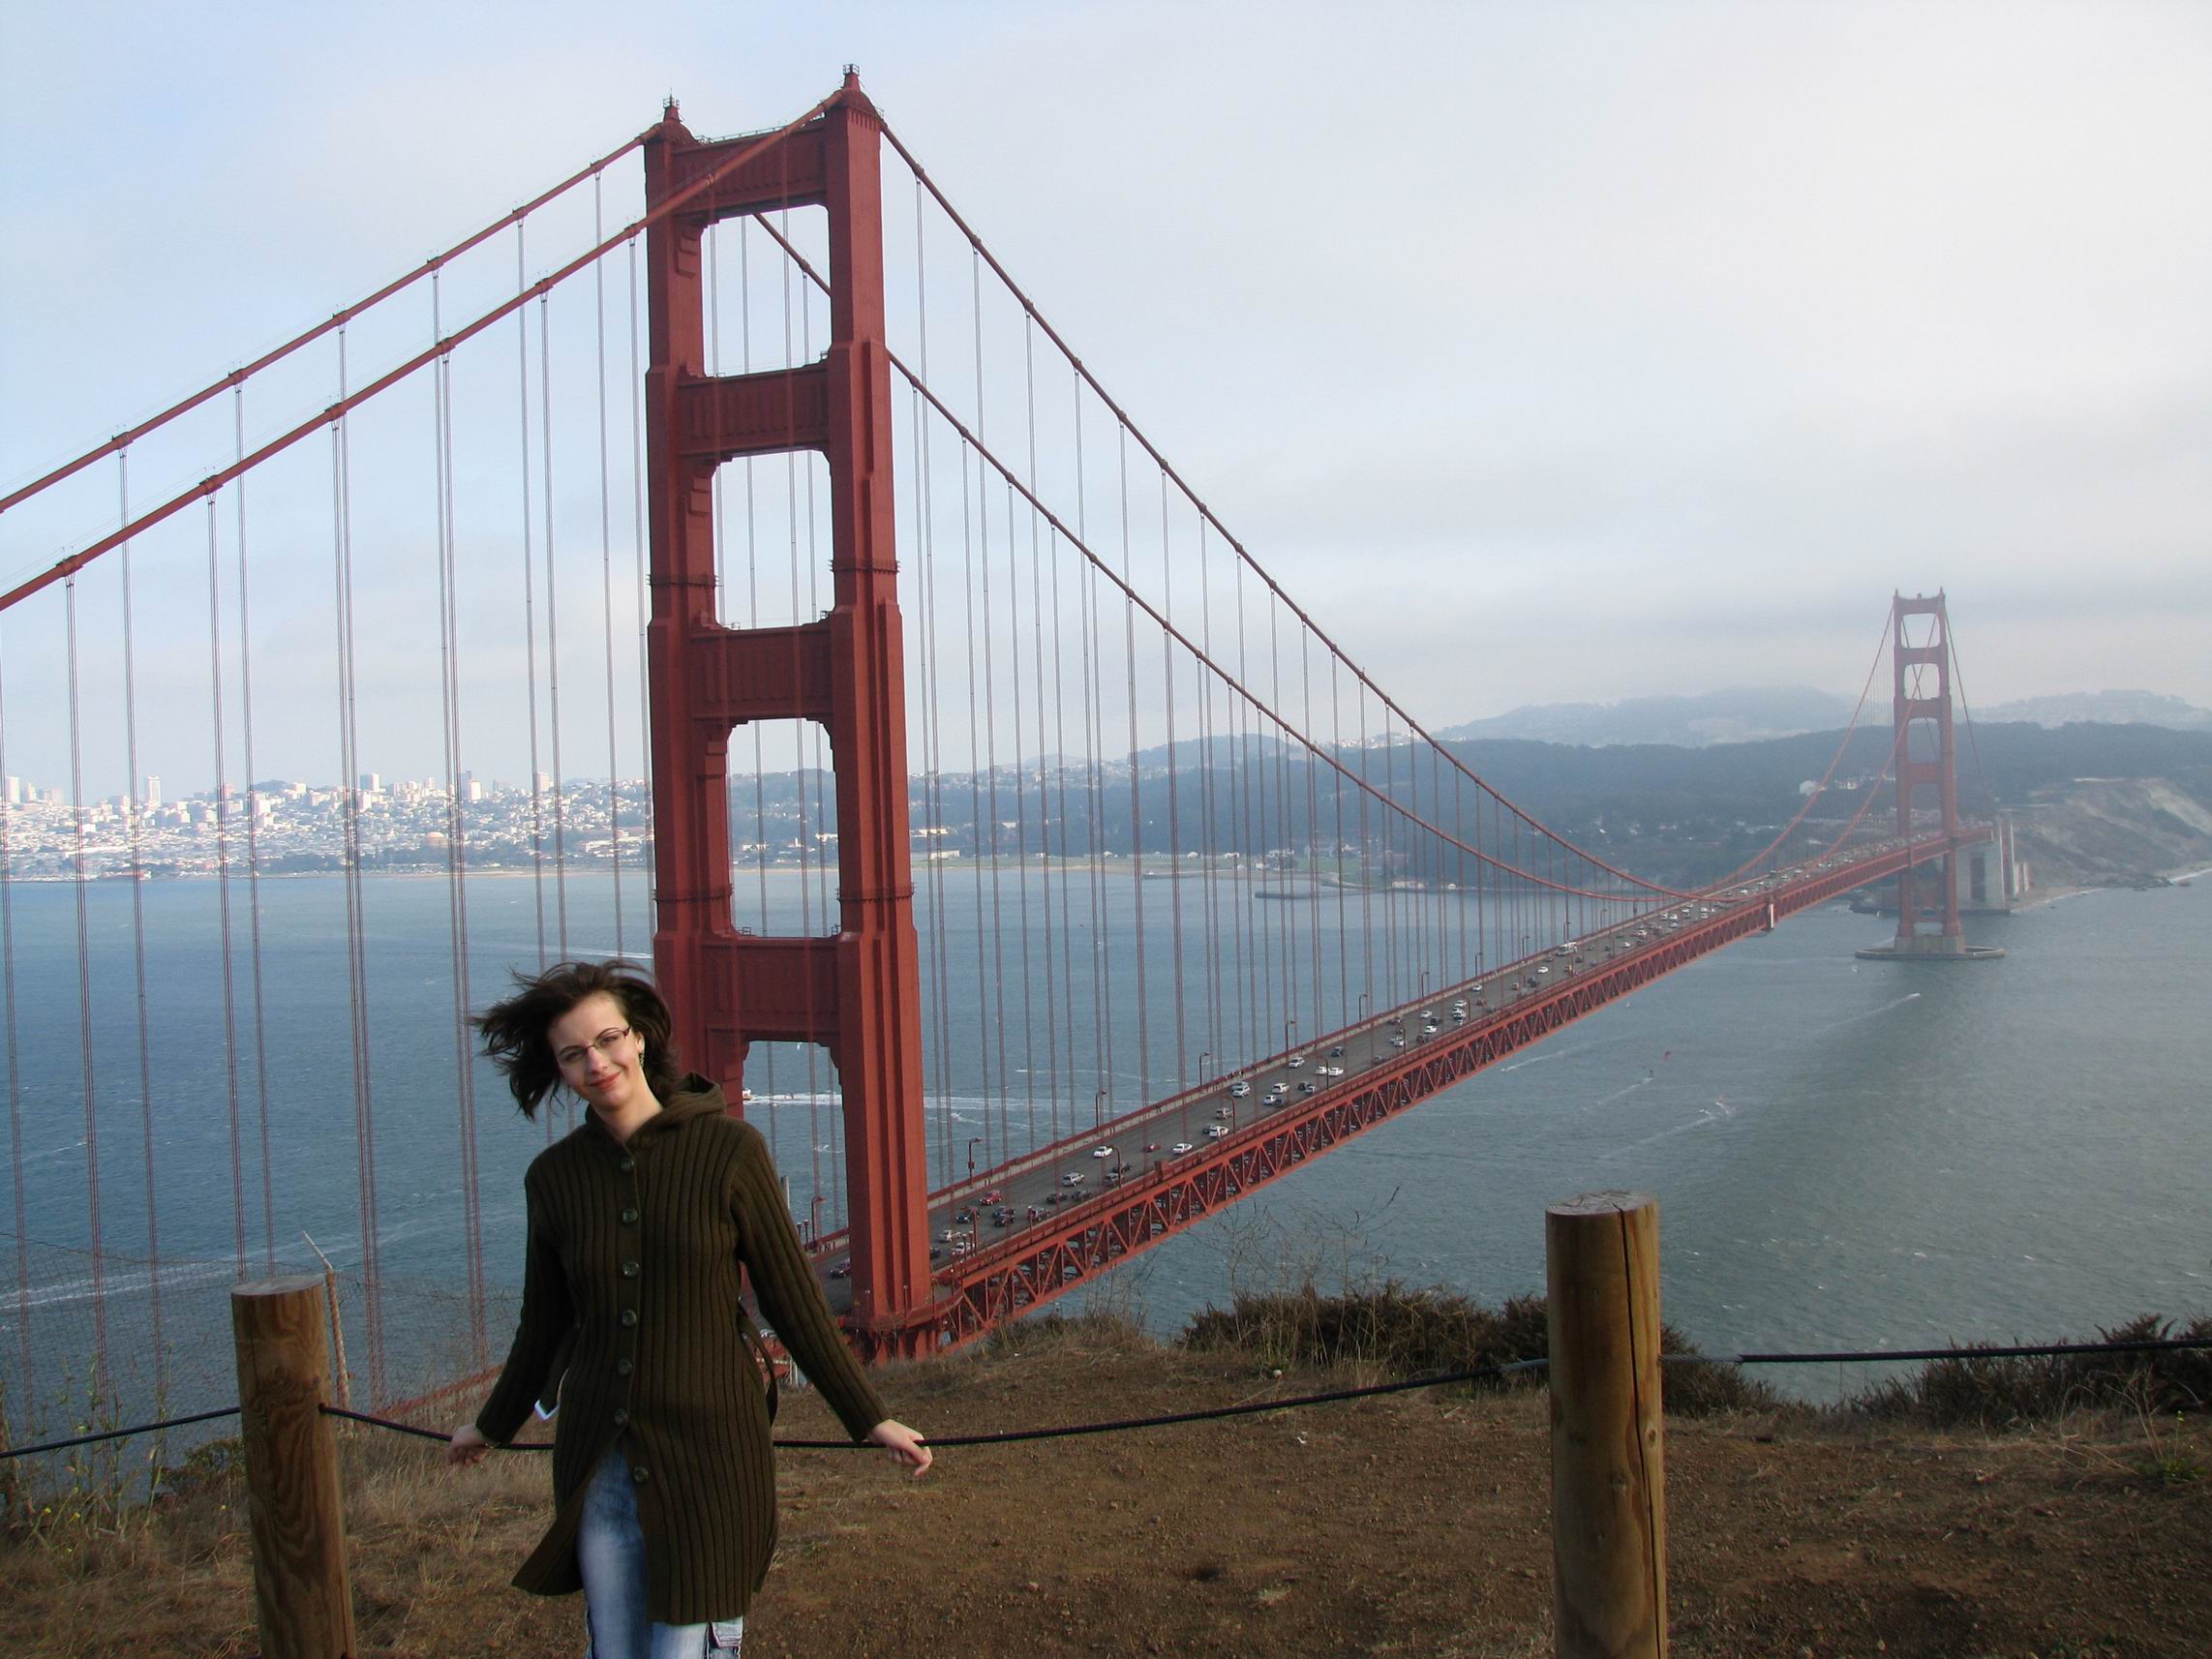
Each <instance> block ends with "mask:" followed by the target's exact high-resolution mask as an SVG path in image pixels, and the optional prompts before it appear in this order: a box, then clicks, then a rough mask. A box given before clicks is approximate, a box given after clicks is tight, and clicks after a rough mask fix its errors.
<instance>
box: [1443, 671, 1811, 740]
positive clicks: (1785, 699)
mask: <svg viewBox="0 0 2212 1659" xmlns="http://www.w3.org/2000/svg"><path fill="white" fill-rule="evenodd" d="M1851 707H1852V706H1851V702H1850V700H1849V699H1848V698H1843V697H1838V696H1836V695H1834V694H1833V692H1827V691H1815V690H1813V689H1812V688H1811V687H1810V686H1803V685H1801V686H1790V687H1778V688H1777V687H1773V686H1764V687H1761V686H1741V685H1739V686H1731V687H1729V688H1728V689H1726V690H1724V691H1708V692H1703V693H1701V694H1699V695H1697V696H1694V697H1630V698H1625V699H1623V700H1622V701H1621V702H1619V703H1548V704H1531V705H1529V706H1527V707H1524V708H1520V709H1512V710H1511V711H1509V712H1507V713H1504V714H1499V715H1495V716H1493V717H1492V718H1490V719H1487V720H1469V721H1466V722H1465V723H1463V724H1461V725H1457V726H1448V727H1446V728H1444V729H1443V730H1442V731H1440V732H1439V733H1438V734H1437V736H1438V737H1439V738H1449V739H1457V740H1472V741H1481V740H1484V739H1500V738H1506V739H1510V738H1518V739H1527V740H1529V741H1532V742H1538V743H1573V744H1581V745H1583V746H1586V747H1591V748H1603V747H1610V746H1612V745H1615V744H1620V743H1665V744H1667V745H1669V746H1670V747H1674V748H1683V749H1702V748H1705V747H1706V746H1708V745H1709V744H1712V743H1749V742H1758V741H1761V740H1763V739H1772V738H1791V737H1796V736H1797V735H1798V734H1799V733H1801V732H1833V731H1834V730H1835V729H1836V728H1837V727H1839V726H1841V725H1843V724H1844V723H1845V722H1846V721H1848V720H1849V719H1850V718H1851Z"/></svg>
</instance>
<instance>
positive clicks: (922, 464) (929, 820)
mask: <svg viewBox="0 0 2212 1659" xmlns="http://www.w3.org/2000/svg"><path fill="white" fill-rule="evenodd" d="M915 240H916V242H917V243H919V242H920V241H921V231H920V228H919V226H917V228H916V232H915ZM916 254H917V258H918V260H919V255H920V249H919V247H917V249H916ZM917 286H918V287H919V282H918V284H917ZM917 297H918V300H919V298H920V296H919V295H918V296H917ZM917 309H918V310H919V309H920V307H919V305H918V307H917ZM924 338H925V339H926V325H924ZM923 349H924V351H926V350H927V349H928V347H927V346H926V344H924V347H923ZM908 401H909V407H910V408H911V410H912V414H913V431H914V437H913V449H912V453H913V455H914V457H915V466H914V554H915V558H916V560H917V562H918V564H919V566H920V568H919V570H918V572H917V580H916V583H915V589H916V592H915V598H916V604H917V608H918V611H919V613H920V621H921V630H920V646H921V677H922V686H923V694H922V700H921V701H922V721H921V725H922V826H923V838H924V842H925V843H926V846H925V849H924V859H923V876H924V883H925V885H926V890H927V891H928V894H929V932H928V936H927V937H926V938H924V939H923V940H921V941H919V944H920V946H921V955H922V959H923V961H924V964H925V965H926V967H927V969H928V974H929V978H928V984H927V990H928V998H929V1002H928V1008H927V1010H926V1016H925V1019H924V1030H925V1031H926V1033H927V1049H928V1052H927V1053H926V1055H925V1057H924V1058H925V1060H929V1061H934V1062H935V1075H936V1084H937V1183H938V1185H939V1186H949V1185H950V1184H951V1183H952V1180H953V1078H952V1043H951V1041H949V1038H950V1033H949V1031H948V1029H947V1020H948V1018H949V1014H948V1011H947V1009H946V1006H945V977H946V954H945V861H944V859H943V858H942V856H941V854H942V850H943V847H944V811H943V804H944V803H943V789H942V783H943V777H944V766H943V758H942V755H941V753H940V751H939V748H938V742H939V739H940V736H941V729H940V727H939V724H938V713H937V558H936V526H935V524H934V523H933V522H932V512H931V504H932V500H933V496H932V492H931V488H930V485H931V479H930V476H929V447H930V446H929V417H928V413H927V411H926V410H925V409H924V407H923V402H922V394H921V393H920V392H919V391H913V390H912V389H911V388H910V390H909V400H908ZM924 1093H925V1094H926V1089H925V1090H924Z"/></svg>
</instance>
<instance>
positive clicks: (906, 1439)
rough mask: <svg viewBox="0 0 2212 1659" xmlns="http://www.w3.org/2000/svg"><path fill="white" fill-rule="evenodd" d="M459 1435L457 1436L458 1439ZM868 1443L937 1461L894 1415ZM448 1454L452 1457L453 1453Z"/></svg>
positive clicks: (917, 1466) (923, 1464)
mask: <svg viewBox="0 0 2212 1659" xmlns="http://www.w3.org/2000/svg"><path fill="white" fill-rule="evenodd" d="M459 1437H460V1436H458V1435H456V1436H455V1438H456V1439H458V1438H459ZM868 1444H869V1445H871V1446H881V1447H882V1448H883V1449H884V1450H885V1451H887V1452H889V1453H890V1454H891V1455H892V1456H893V1457H894V1458H895V1459H897V1460H898V1461H899V1462H900V1463H904V1464H905V1465H906V1466H907V1467H908V1468H910V1469H912V1470H913V1471H914V1472H915V1474H916V1475H918V1476H919V1475H924V1474H927V1473H928V1472H929V1465H930V1464H931V1463H935V1462H936V1461H937V1457H936V1454H935V1453H934V1452H932V1451H930V1450H929V1448H928V1447H927V1446H925V1445H924V1444H923V1443H922V1436H921V1435H919V1434H917V1433H915V1432H914V1431H913V1430H911V1429H909V1428H908V1427H907V1426H906V1425H905V1424H903V1423H901V1422H899V1421H898V1420H897V1419H895V1418H892V1417H886V1418H885V1419H884V1420H883V1421H882V1422H881V1423H878V1424H877V1425H876V1426H875V1427H874V1428H873V1429H870V1430H869V1431H868ZM446 1455H447V1456H448V1457H450V1456H451V1455H452V1454H451V1453H447V1454H446Z"/></svg>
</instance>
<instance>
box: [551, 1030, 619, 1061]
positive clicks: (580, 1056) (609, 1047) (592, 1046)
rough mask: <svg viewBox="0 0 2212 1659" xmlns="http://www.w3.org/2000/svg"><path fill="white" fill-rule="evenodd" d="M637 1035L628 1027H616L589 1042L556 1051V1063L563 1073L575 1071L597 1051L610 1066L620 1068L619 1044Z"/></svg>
mask: <svg viewBox="0 0 2212 1659" xmlns="http://www.w3.org/2000/svg"><path fill="white" fill-rule="evenodd" d="M636 1035H637V1034H636V1033H635V1032H633V1031H632V1030H631V1029H630V1028H629V1027H628V1026H626V1025H618V1026H614V1027H612V1028H610V1029H609V1030H606V1031H602V1032H601V1033H599V1035H598V1036H596V1037H594V1038H593V1039H591V1041H589V1042H582V1043H577V1044H575V1045H573V1046H571V1047H568V1048H557V1049H555V1050H554V1053H553V1059H554V1063H555V1064H556V1065H558V1066H559V1067H560V1068H561V1070H562V1071H577V1070H579V1069H580V1068H581V1067H582V1066H583V1065H584V1062H585V1058H586V1057H587V1056H588V1055H590V1054H591V1053H592V1051H593V1050H596V1051H597V1052H598V1053H600V1054H602V1055H604V1056H605V1057H606V1060H607V1063H608V1064H609V1065H610V1066H620V1065H621V1063H622V1062H621V1054H620V1053H618V1052H617V1044H619V1043H621V1041H622V1040H623V1039H624V1038H628V1037H634V1036H636Z"/></svg>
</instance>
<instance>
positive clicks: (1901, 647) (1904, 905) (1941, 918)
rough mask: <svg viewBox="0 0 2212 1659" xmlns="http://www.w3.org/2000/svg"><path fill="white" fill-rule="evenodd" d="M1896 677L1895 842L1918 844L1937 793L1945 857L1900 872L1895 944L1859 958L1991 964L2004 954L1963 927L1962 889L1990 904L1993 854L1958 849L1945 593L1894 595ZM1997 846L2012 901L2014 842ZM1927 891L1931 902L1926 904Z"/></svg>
mask: <svg viewBox="0 0 2212 1659" xmlns="http://www.w3.org/2000/svg"><path fill="white" fill-rule="evenodd" d="M1915 617H1926V618H1929V629H1928V633H1927V637H1925V638H1924V639H1923V640H1921V641H1920V643H1919V644H1917V645H1916V644H1914V643H1912V641H1911V640H1910V639H1909V638H1908V637H1907V635H1908V624H1909V622H1910V620H1911V618H1915ZM1890 670H1891V675H1892V677H1893V688H1894V695H1893V700H1892V709H1893V718H1894V727H1895V738H1894V749H1893V750H1892V754H1891V763H1890V765H1891V771H1892V773H1893V774H1894V777H1895V779H1896V794H1897V807H1896V812H1897V835H1898V838H1899V839H1901V840H1905V841H1910V840H1911V839H1912V834H1913V798H1914V794H1915V792H1916V791H1917V790H1919V789H1920V788H1922V787H1924V786H1927V787H1932V788H1933V789H1934V790H1935V792H1936V807H1937V810H1938V811H1939V812H1940V813H1941V815H1942V825H1943V837H1944V847H1945V851H1944V852H1943V853H1941V854H1940V855H1939V856H1938V857H1937V858H1936V859H1934V860H1930V861H1929V863H1928V864H1927V865H1924V866H1922V867H1921V869H1920V870H1917V871H1916V869H1915V866H1914V865H1912V864H1911V863H1907V864H1906V865H1905V867H1904V868H1903V869H1901V870H1899V871H1898V872H1897V934H1896V937H1895V938H1894V939H1893V940H1892V941H1891V942H1890V943H1889V944H1887V945H1870V946H1868V947H1867V948H1866V949H1865V950H1857V951H1854V952H1853V954H1854V955H1856V956H1858V957H1860V958H1861V959H1863V960H1864V961H1869V962H1905V961H1910V962H1985V961H1989V960H1991V959H1993V958H1995V957H1998V956H2002V955H2003V954H2004V953H2005V952H2004V950H2002V949H2001V948H1999V947H1997V946H1994V945H1969V944H1967V943H1966V938H1965V935H1964V933H1963V931H1962V930H1961V929H1960V927H1959V924H1958V915H1959V889H1960V887H1961V885H1969V886H1970V888H1971V890H1972V892H1973V894H1974V895H1975V897H1976V898H1977V899H1979V900H1981V901H1982V903H1983V904H1986V890H1987V873H1986V854H1987V851H1988V849H1985V848H1980V847H1976V848H1967V847H1964V846H1963V845H1961V844H1960V842H1959V829H1960V825H1959V822H1958V759H1957V754H1958V752H1957V748H1956V744H1955V735H1954V732H1953V729H1952V719H1951V617H1950V613H1949V612H1948V611H1947V610H1946V609H1945V606H1944V595H1943V593H1942V592H1941V591H1938V592H1937V593H1936V594H1935V595H1934V597H1932V598H1930V597H1928V596H1926V595H1924V594H1920V595H1915V596H1914V597H1912V598H1909V599H1908V598H1906V597H1905V596H1904V595H1903V594H1902V593H1898V594H1894V595H1892V596H1891V600H1890ZM1931 751H1932V752H1931ZM1995 839H1996V850H1997V852H1998V854H1999V857H2000V860H2001V861H2002V862H2003V863H2004V864H2005V865H2006V866H2008V867H2007V873H2006V878H2005V881H2004V884H2003V889H2004V892H2005V894H2006V895H2007V896H2008V897H2009V896H2010V894H2011V892H2012V885H2013V884H2012V880H2011V873H2010V869H2009V866H2010V863H2011V852H2012V838H2011V836H2010V835H2009V834H2007V833H2004V832H2002V831H2000V832H1998V833H1997V835H1996V837H1995ZM1962 855H1963V856H1964V857H1965V858H1966V859H1967V860H1969V864H1968V867H1967V868H1965V869H1962V868H1960V865H1959V860H1960V859H1961V856H1962ZM1923 892H1926V893H1927V895H1928V896H1927V898H1926V899H1924V898H1923V897H1922V894H1923ZM1979 907H1980V906H1978V908H1979ZM1928 910H1933V911H1935V912H1936V913H1937V928H1936V931H1934V932H1932V933H1927V932H1923V931H1921V923H1922V922H1923V921H1924V920H1925V913H1926V912H1927V911H1928Z"/></svg>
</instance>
